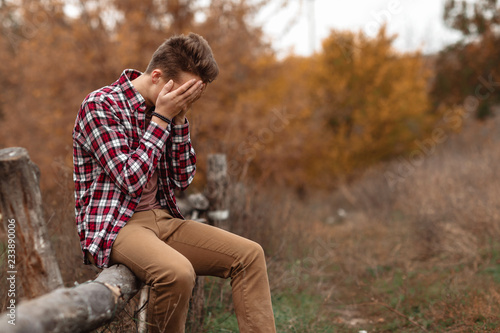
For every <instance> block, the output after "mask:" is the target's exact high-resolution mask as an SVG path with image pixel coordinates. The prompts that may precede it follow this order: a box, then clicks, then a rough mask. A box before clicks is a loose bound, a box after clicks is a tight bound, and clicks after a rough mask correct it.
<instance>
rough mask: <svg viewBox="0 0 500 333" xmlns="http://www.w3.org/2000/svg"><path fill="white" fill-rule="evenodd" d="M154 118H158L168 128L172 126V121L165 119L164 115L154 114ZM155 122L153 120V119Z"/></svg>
mask: <svg viewBox="0 0 500 333" xmlns="http://www.w3.org/2000/svg"><path fill="white" fill-rule="evenodd" d="M152 115H153V118H154V117H156V118H157V119H159V120H160V121H161V122H163V123H164V124H165V125H166V126H168V125H169V124H172V120H170V119H169V118H167V117H165V116H164V115H162V114H159V113H158V112H153V114H152ZM152 120H153V119H152ZM155 122H156V123H158V121H157V120H156V121H155ZM160 125H163V124H160Z"/></svg>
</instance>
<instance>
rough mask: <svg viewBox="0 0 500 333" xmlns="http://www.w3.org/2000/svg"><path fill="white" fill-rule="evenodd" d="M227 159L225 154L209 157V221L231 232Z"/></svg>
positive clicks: (207, 191) (207, 195) (207, 190)
mask: <svg viewBox="0 0 500 333" xmlns="http://www.w3.org/2000/svg"><path fill="white" fill-rule="evenodd" d="M227 187H228V177H227V159H226V155H224V154H212V155H209V156H208V168H207V188H206V197H207V198H208V201H209V202H210V206H209V208H208V213H207V216H208V221H209V223H210V224H211V225H215V226H216V227H219V228H222V229H225V230H229V223H228V222H227V221H228V217H229V210H228V198H227Z"/></svg>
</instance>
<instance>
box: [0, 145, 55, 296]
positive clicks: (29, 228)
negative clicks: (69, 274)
mask: <svg viewBox="0 0 500 333" xmlns="http://www.w3.org/2000/svg"><path fill="white" fill-rule="evenodd" d="M39 174H40V171H39V169H38V167H37V166H36V165H35V164H34V163H33V162H31V160H30V158H29V155H28V151H27V150H26V149H24V148H6V149H1V150H0V213H1V220H2V221H3V224H4V227H5V230H8V233H9V238H12V239H13V242H12V243H9V244H10V245H12V248H9V249H10V250H13V252H9V254H12V253H14V254H15V258H12V257H8V259H9V260H8V262H7V264H8V265H7V268H8V272H11V273H9V274H12V275H13V276H15V278H16V279H15V280H16V289H17V293H16V296H17V297H20V296H23V297H26V298H33V297H36V296H39V295H43V294H45V293H47V292H49V291H51V290H54V289H56V288H58V287H61V286H62V285H63V281H62V277H61V272H60V271H59V266H58V264H57V261H56V258H55V256H54V253H53V251H52V247H51V244H50V241H49V239H48V235H47V228H46V225H45V221H44V218H43V211H42V196H41V194H40V184H39ZM11 258H12V259H14V260H12V259H11ZM20 292H21V293H20Z"/></svg>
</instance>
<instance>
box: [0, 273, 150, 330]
mask: <svg viewBox="0 0 500 333" xmlns="http://www.w3.org/2000/svg"><path fill="white" fill-rule="evenodd" d="M140 286H141V283H140V281H139V280H138V279H137V278H136V277H135V276H134V274H133V273H132V272H131V271H130V270H129V269H128V268H127V267H126V266H124V265H114V266H111V267H110V268H107V269H104V270H103V271H102V272H101V273H100V274H99V276H98V277H97V278H96V279H95V280H93V281H88V282H86V283H82V284H80V285H78V286H76V287H73V288H59V289H56V290H54V291H52V292H51V293H49V294H46V295H44V296H41V297H38V298H36V299H32V300H29V301H25V302H22V303H21V304H20V305H19V306H18V307H17V308H16V309H15V311H14V315H15V325H12V324H9V323H8V321H7V320H6V319H8V318H9V312H6V313H2V314H0V317H1V318H3V319H2V320H1V321H0V332H3V333H19V332H23V333H24V332H37V333H45V332H47V333H48V332H60V333H62V332H68V333H73V332H75V333H78V332H88V331H90V330H93V329H95V328H98V327H100V326H102V325H104V324H106V323H108V322H110V321H111V320H113V318H114V317H115V315H116V314H117V313H118V312H120V311H121V310H122V309H123V308H124V306H125V305H126V303H127V302H128V301H129V300H130V299H131V298H132V297H133V296H134V295H135V294H136V293H137V291H138V290H139V288H140Z"/></svg>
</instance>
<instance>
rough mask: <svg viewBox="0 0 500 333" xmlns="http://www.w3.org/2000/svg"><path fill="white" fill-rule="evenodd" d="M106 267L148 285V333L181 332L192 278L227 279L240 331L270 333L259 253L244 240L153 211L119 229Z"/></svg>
mask: <svg viewBox="0 0 500 333" xmlns="http://www.w3.org/2000/svg"><path fill="white" fill-rule="evenodd" d="M111 263H112V264H117V263H120V264H124V265H125V266H127V267H128V268H130V270H132V272H134V274H135V275H136V276H137V277H138V278H139V279H141V280H142V281H143V282H144V283H146V284H148V285H150V286H151V289H150V296H149V304H148V318H147V321H148V332H168V333H178V332H184V326H185V322H186V316H187V312H188V307H189V299H190V298H191V294H192V290H193V287H194V283H195V277H196V275H210V276H218V277H221V278H231V287H232V293H233V303H234V308H235V312H236V317H237V320H238V326H239V328H240V332H242V333H249V332H252V333H258V332H259V333H260V332H262V333H272V332H276V328H275V324H274V316H273V309H272V306H271V295H270V290H269V281H268V277H267V269H266V261H265V257H264V252H263V250H262V247H261V246H260V245H258V244H257V243H255V242H252V241H250V240H248V239H245V238H242V237H240V236H237V235H234V234H232V233H229V232H227V231H224V230H222V229H219V228H215V227H212V226H208V225H205V224H202V223H199V222H195V221H189V220H181V219H177V218H172V216H170V215H169V214H168V213H167V212H166V211H165V210H161V209H154V210H149V211H143V212H137V213H135V214H134V215H133V216H132V218H131V219H130V220H129V221H128V222H127V224H126V225H125V226H124V227H123V228H122V229H121V230H120V232H119V233H118V236H117V238H116V240H115V242H114V244H113V248H112V251H111Z"/></svg>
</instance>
